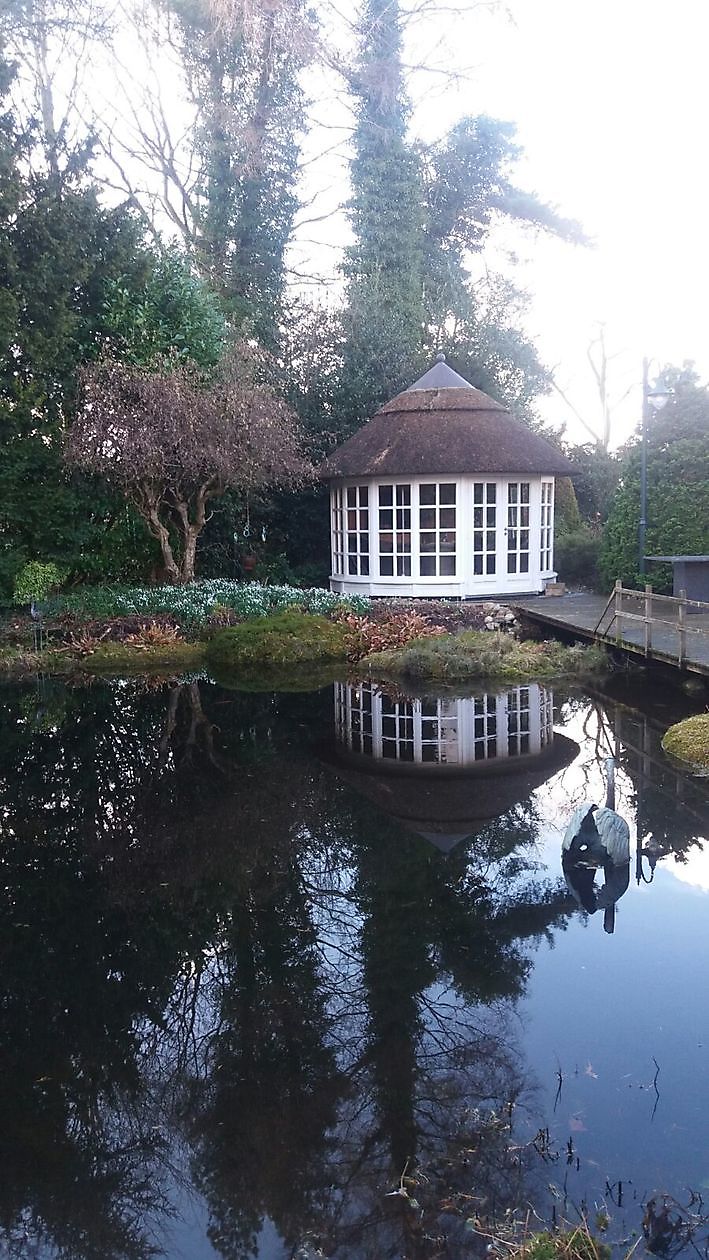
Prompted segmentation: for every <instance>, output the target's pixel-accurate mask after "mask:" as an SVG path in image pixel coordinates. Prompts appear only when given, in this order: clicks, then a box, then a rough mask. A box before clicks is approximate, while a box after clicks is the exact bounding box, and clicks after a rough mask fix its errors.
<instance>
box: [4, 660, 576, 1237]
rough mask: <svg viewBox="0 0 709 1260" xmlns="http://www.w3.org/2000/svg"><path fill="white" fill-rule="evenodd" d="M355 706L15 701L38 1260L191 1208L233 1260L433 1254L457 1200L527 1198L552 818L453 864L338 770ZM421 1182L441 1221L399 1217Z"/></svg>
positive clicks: (95, 696) (522, 822)
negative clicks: (184, 1197)
mask: <svg viewBox="0 0 709 1260" xmlns="http://www.w3.org/2000/svg"><path fill="white" fill-rule="evenodd" d="M328 706H329V696H328V695H327V694H325V695H324V696H323V697H322V704H320V703H319V701H318V700H317V699H315V700H314V699H313V698H311V697H305V698H301V697H292V698H290V699H288V700H285V699H280V700H274V699H273V698H272V697H258V696H256V697H242V696H238V695H231V696H230V695H227V694H226V693H219V692H217V691H216V690H214V689H211V688H204V687H199V686H198V685H197V684H192V685H191V686H185V687H182V688H173V689H169V690H167V692H166V691H164V690H156V691H147V692H145V693H142V694H139V693H138V692H137V691H136V689H135V688H133V687H127V686H112V687H96V688H95V689H93V690H92V691H91V692H90V693H85V692H80V691H68V692H65V693H61V694H60V693H57V694H56V695H55V696H54V698H52V697H50V699H49V701H48V700H47V697H46V696H45V697H43V703H42V705H41V706H40V705H39V704H38V705H37V707H36V708H34V707H33V703H32V702H29V701H28V696H27V693H26V692H24V693H23V692H20V691H16V692H10V693H8V696H7V702H6V727H5V730H6V734H7V737H6V738H5V739H4V741H3V743H2V747H1V751H0V815H1V816H2V818H3V830H4V841H3V850H2V862H3V887H4V894H3V900H2V908H1V910H0V945H1V946H2V948H3V957H4V959H5V966H4V969H3V975H2V979H1V980H0V985H1V986H2V988H1V992H2V1002H3V1012H4V1020H3V1025H2V1031H0V1067H1V1068H2V1076H1V1078H0V1081H1V1083H0V1115H1V1116H2V1120H3V1124H2V1136H0V1144H1V1146H2V1148H4V1149H3V1151H2V1153H3V1156H4V1167H5V1168H6V1169H8V1170H11V1171H10V1172H9V1174H8V1175H6V1177H5V1178H4V1180H3V1183H2V1184H1V1185H0V1221H1V1223H2V1229H3V1233H4V1240H5V1242H6V1244H7V1245H8V1246H9V1247H10V1250H13V1249H14V1252H15V1254H17V1255H22V1254H27V1249H28V1246H29V1243H30V1242H31V1241H32V1240H39V1241H40V1243H41V1244H42V1245H45V1246H46V1251H47V1253H48V1254H55V1253H56V1254H59V1255H67V1256H77V1257H84V1256H85V1257H94V1256H96V1257H99V1256H101V1257H102V1258H103V1257H107V1258H110V1257H114V1256H115V1257H133V1256H135V1257H136V1258H138V1257H143V1256H148V1255H149V1254H151V1248H152V1247H153V1242H151V1238H152V1237H153V1235H152V1234H151V1227H150V1222H151V1221H152V1222H153V1223H154V1222H156V1221H157V1222H159V1221H160V1220H161V1219H163V1218H164V1217H165V1216H166V1215H167V1214H169V1212H170V1210H171V1207H172V1206H174V1203H175V1201H176V1199H177V1198H178V1197H179V1194H178V1191H176V1188H175V1187H176V1185H178V1186H180V1187H182V1186H183V1185H187V1184H190V1185H192V1186H193V1187H194V1188H195V1189H196V1190H197V1191H198V1192H199V1193H200V1194H201V1196H202V1197H203V1199H204V1201H205V1202H206V1204H207V1208H208V1212H209V1221H210V1225H209V1232H210V1237H211V1238H212V1241H213V1244H214V1246H215V1247H216V1249H217V1250H218V1252H219V1253H220V1254H222V1255H224V1256H227V1257H237V1256H238V1257H241V1256H248V1255H253V1254H255V1251H256V1248H257V1238H258V1234H259V1231H260V1229H261V1227H262V1225H263V1222H264V1220H265V1219H266V1218H270V1219H271V1220H272V1221H273V1222H274V1224H275V1226H276V1228H277V1229H278V1231H279V1232H280V1234H281V1235H282V1236H283V1237H284V1238H285V1239H286V1240H287V1241H288V1243H289V1245H290V1246H293V1247H295V1246H296V1245H297V1244H299V1243H302V1242H305V1241H307V1239H308V1238H311V1239H318V1240H319V1241H320V1242H321V1243H322V1245H323V1248H324V1249H325V1250H326V1252H327V1253H328V1254H332V1255H335V1254H336V1255H338V1256H342V1257H345V1256H349V1255H352V1256H354V1255H357V1256H362V1257H364V1256H369V1255H372V1256H374V1255H380V1254H383V1252H384V1251H385V1250H386V1248H387V1247H388V1246H390V1245H394V1242H395V1240H396V1239H402V1237H403V1239H404V1241H405V1246H406V1248H407V1249H408V1250H407V1254H411V1255H427V1256H428V1255H433V1254H436V1252H435V1246H436V1244H435V1237H436V1236H437V1234H440V1233H441V1231H444V1232H450V1230H451V1228H452V1224H451V1221H452V1219H453V1216H452V1215H451V1211H452V1208H453V1207H455V1208H456V1212H457V1211H458V1209H460V1210H461V1211H464V1210H466V1209H465V1202H467V1201H465V1200H463V1199H458V1198H457V1197H456V1196H458V1195H459V1194H462V1193H463V1192H465V1193H469V1192H470V1188H471V1186H472V1185H475V1186H476V1193H477V1194H478V1195H479V1196H480V1197H481V1198H482V1197H487V1199H488V1201H489V1202H490V1203H493V1202H498V1203H500V1204H503V1205H504V1203H505V1202H507V1201H509V1200H511V1199H512V1198H513V1197H514V1195H515V1193H516V1183H517V1178H518V1176H519V1170H518V1167H517V1165H516V1164H515V1162H514V1161H513V1160H510V1159H508V1158H507V1154H506V1152H507V1134H508V1129H507V1128H506V1125H507V1123H508V1118H509V1111H510V1108H511V1106H512V1105H513V1104H514V1103H515V1101H516V1100H517V1099H518V1098H519V1097H520V1095H521V1094H522V1093H523V1091H524V1080H523V1074H522V1073H521V1070H520V1066H519V1061H518V1058H517V1056H516V1054H515V1051H514V1038H513V1036H512V1034H511V1030H510V1020H509V1005H508V1004H509V1001H510V1000H512V999H514V998H515V997H516V996H517V995H518V994H519V993H520V992H521V990H522V988H523V986H524V981H525V977H526V975H527V971H528V968H529V956H528V949H527V947H526V945H525V942H526V941H528V940H532V939H534V938H535V937H538V936H540V935H541V934H542V933H544V932H546V931H547V930H548V929H549V926H550V925H551V924H554V923H557V922H560V921H562V920H563V916H564V913H565V903H564V901H563V900H562V899H561V897H560V893H559V889H558V888H557V887H550V886H549V885H548V884H547V883H544V881H542V880H540V879H539V877H538V875H537V873H536V872H535V870H534V868H533V863H532V861H531V859H530V858H529V857H527V856H526V854H525V850H524V847H520V845H522V846H523V842H524V841H529V840H531V839H533V837H534V834H535V832H536V819H535V816H534V813H533V811H532V810H531V809H530V807H529V806H528V805H522V806H519V807H517V808H516V809H515V810H514V811H511V813H510V814H509V816H508V817H506V818H503V819H501V820H498V821H497V822H495V823H493V824H491V825H490V827H488V828H487V829H486V831H485V832H484V833H483V834H481V835H480V836H479V837H477V838H476V840H475V842H474V845H468V846H467V847H466V846H461V847H460V848H459V850H457V851H456V852H455V853H454V854H453V855H452V856H451V857H449V858H447V859H444V858H443V857H442V856H441V855H440V854H439V853H437V852H436V851H435V850H432V849H431V848H430V847H429V846H427V845H426V843H425V842H424V841H423V840H421V839H419V838H417V837H412V836H411V835H409V834H407V833H405V832H403V831H402V830H401V829H400V828H399V827H398V826H397V825H396V824H394V823H392V822H391V821H388V820H386V819H384V818H383V817H382V816H381V815H380V814H378V813H377V811H376V810H374V809H373V808H372V807H371V806H370V805H368V804H367V803H366V802H363V801H360V800H358V799H357V797H356V795H355V794H354V793H352V791H350V790H349V789H348V788H347V787H346V786H345V785H342V784H340V783H338V782H337V781H336V780H335V779H333V777H332V776H331V775H330V774H329V772H327V771H325V770H324V769H322V768H321V767H320V766H319V764H318V763H317V761H316V760H315V759H314V758H313V756H312V754H311V753H310V750H309V749H310V744H311V743H312V737H313V736H314V735H315V734H316V733H319V724H320V723H322V722H324V721H327V716H326V713H327V708H328ZM515 846H517V847H515ZM492 1111H495V1113H496V1116H497V1118H496V1119H495V1120H490V1113H491V1112H492ZM463 1152H465V1154H464V1156H463ZM417 1168H420V1169H422V1170H423V1173H424V1174H425V1176H424V1178H423V1179H422V1180H421V1181H420V1184H419V1188H418V1190H417V1191H416V1195H417V1197H418V1201H419V1203H420V1204H421V1207H420V1209H416V1208H413V1207H412V1206H411V1204H410V1198H408V1199H407V1198H406V1196H404V1195H398V1196H391V1197H386V1192H387V1191H394V1190H396V1189H397V1187H400V1186H401V1185H402V1184H403V1186H404V1188H406V1186H407V1185H409V1183H407V1182H405V1183H401V1178H402V1177H403V1176H404V1175H405V1173H406V1175H407V1176H408V1175H411V1176H415V1173H416V1169H417ZM409 1190H410V1195H413V1193H414V1191H413V1189H411V1186H410V1185H409ZM181 1192H182V1191H181V1190H180V1191H179V1193H181ZM446 1194H448V1195H449V1196H452V1198H451V1199H450V1202H449V1203H448V1205H447V1206H446V1205H445V1202H444V1201H445V1195H446ZM442 1205H443V1206H442ZM449 1209H451V1211H449ZM432 1240H433V1241H432ZM401 1245H402V1246H403V1245H404V1243H402V1244H401ZM462 1245H463V1244H462V1243H461V1246H462ZM23 1248H24V1249H25V1250H24V1251H23ZM158 1250H159V1248H158Z"/></svg>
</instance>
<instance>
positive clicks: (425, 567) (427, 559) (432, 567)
mask: <svg viewBox="0 0 709 1260" xmlns="http://www.w3.org/2000/svg"><path fill="white" fill-rule="evenodd" d="M435 576H436V557H435V556H421V577H435Z"/></svg>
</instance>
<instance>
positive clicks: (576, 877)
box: [561, 757, 630, 935]
mask: <svg viewBox="0 0 709 1260" xmlns="http://www.w3.org/2000/svg"><path fill="white" fill-rule="evenodd" d="M606 776H607V787H606V803H605V805H604V806H603V807H602V808H600V809H599V807H598V806H597V805H592V804H589V802H588V801H584V803H583V804H582V805H579V806H578V807H577V808H576V809H575V810H574V812H573V814H572V816H571V819H570V821H569V825H568V826H567V828H566V832H565V834H564V839H563V843H562V846H561V848H562V867H563V871H564V875H565V877H566V882H567V884H568V886H569V889H570V890H571V892H572V894H573V896H574V897H575V898H576V900H577V901H578V903H579V905H580V906H581V907H582V909H583V910H585V911H586V913H587V914H595V912H596V910H599V909H602V910H603V911H604V914H603V928H604V931H606V932H608V933H609V934H611V935H612V933H613V932H614V930H615V907H616V903H617V902H618V901H620V898H621V897H622V896H623V894H624V893H626V892H627V891H628V885H629V883H630V828H629V827H628V824H627V822H626V821H625V819H624V818H621V816H620V814H617V813H616V810H615V761H614V759H613V757H608V758H607V759H606ZM599 869H601V870H603V873H604V884H603V887H602V888H601V889H600V890H599V891H598V892H597V891H596V885H595V878H596V871H597V870H599Z"/></svg>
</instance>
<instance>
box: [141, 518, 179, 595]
mask: <svg viewBox="0 0 709 1260" xmlns="http://www.w3.org/2000/svg"><path fill="white" fill-rule="evenodd" d="M148 528H149V530H150V532H151V534H152V535H153V538H157V540H158V542H159V543H160V550H161V552H162V562H163V568H164V569H165V572H166V573H167V577H168V581H169V582H172V584H173V586H177V584H178V583H179V581H180V570H179V568H178V565H177V561H176V560H175V555H174V552H173V550H172V547H171V545H170V533H169V530H168V529H167V527H166V526H165V525H163V523H162V521H161V520H160V517H159V516H158V513H157V508H152V509H151V511H150V513H149V515H148Z"/></svg>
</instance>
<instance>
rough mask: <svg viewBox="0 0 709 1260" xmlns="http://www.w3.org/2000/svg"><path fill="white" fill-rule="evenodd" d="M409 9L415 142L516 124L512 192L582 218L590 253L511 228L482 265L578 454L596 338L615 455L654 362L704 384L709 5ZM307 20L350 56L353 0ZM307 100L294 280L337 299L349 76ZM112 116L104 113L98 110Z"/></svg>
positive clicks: (168, 70)
mask: <svg viewBox="0 0 709 1260" xmlns="http://www.w3.org/2000/svg"><path fill="white" fill-rule="evenodd" d="M399 2H400V4H401V7H402V11H404V12H409V13H410V12H411V11H415V12H419V13H420V14H421V16H419V18H418V19H417V20H415V21H411V22H408V23H407V32H408V34H407V44H406V48H405V58H406V61H407V63H408V66H409V67H412V66H413V67H416V66H417V65H418V66H420V67H421V69H419V70H418V71H416V70H415V69H414V70H412V71H411V72H410V76H409V90H410V94H411V99H412V104H413V113H412V120H411V130H412V136H413V137H415V138H418V139H422V140H424V141H429V142H430V141H435V140H436V139H438V138H439V137H440V136H442V135H443V134H445V132H446V131H447V130H448V129H449V128H450V126H451V125H452V124H453V123H455V122H456V120H457V119H458V118H460V117H461V116H463V115H465V114H482V113H485V114H489V115H491V116H493V117H498V118H502V119H505V120H509V121H512V122H514V123H515V124H516V127H517V133H518V139H519V143H520V144H521V146H522V148H523V150H524V157H523V159H522V160H521V162H520V164H519V167H518V170H517V173H516V182H517V183H518V184H519V186H520V187H522V188H524V189H526V190H528V191H534V192H536V193H537V194H538V196H539V197H540V198H541V199H542V200H543V201H547V202H550V203H552V204H553V205H555V206H556V207H557V208H558V209H559V210H560V211H561V212H562V214H564V215H565V216H567V217H569V218H573V219H576V220H578V221H580V222H581V224H582V226H583V228H584V230H585V232H586V234H587V235H588V236H589V237H590V238H591V240H592V242H593V244H592V245H590V246H588V247H580V246H571V245H568V244H564V243H562V242H560V241H555V240H552V239H547V238H545V237H544V236H542V235H539V234H534V233H531V232H523V231H521V230H504V231H500V232H499V233H498V235H497V238H496V240H495V243H494V246H493V247H491V249H490V250H489V252H488V258H487V261H488V262H490V263H491V264H492V265H493V266H494V267H496V268H499V269H502V270H503V271H505V272H507V274H509V275H510V277H511V278H512V279H513V280H514V282H515V283H516V284H517V285H518V286H521V287H523V288H525V289H526V290H527V291H528V293H529V296H530V305H529V310H528V314H527V316H526V331H527V332H528V333H529V334H530V335H531V336H532V337H533V338H534V339H535V341H536V343H537V345H538V348H539V351H540V355H541V357H542V360H543V361H544V362H545V363H546V365H547V366H549V367H550V368H552V369H553V371H554V377H555V380H556V381H557V382H558V384H559V386H560V387H561V389H562V391H563V393H564V395H565V396H566V398H567V399H568V401H569V403H570V404H571V407H570V406H569V405H568V404H567V402H565V401H564V399H563V398H562V397H561V395H560V394H558V393H555V392H553V391H552V393H551V394H550V395H549V397H548V398H546V399H543V400H542V401H541V404H540V410H541V412H542V414H543V415H544V416H545V418H546V419H548V420H549V421H551V422H553V423H554V424H556V425H561V424H565V425H566V430H567V436H568V437H569V438H570V440H572V441H584V440H588V436H589V435H588V433H587V432H586V431H585V430H584V428H583V427H582V425H581V424H580V423H579V422H578V420H577V419H576V417H575V416H574V414H573V413H574V411H575V412H576V413H578V414H580V415H581V416H582V417H584V418H585V419H586V421H587V423H588V424H589V425H590V426H591V427H592V428H595V429H596V430H599V429H600V403H599V398H598V392H597V389H596V386H595V383H594V379H593V374H592V371H591V368H590V366H589V363H588V360H587V353H588V350H589V347H590V346H592V344H593V343H594V341H595V340H596V339H597V336H598V330H599V327H600V326H601V325H602V326H603V327H604V329H605V339H606V344H607V348H608V353H609V356H612V357H611V360H610V368H609V378H610V394H611V398H612V400H613V402H614V404H615V405H614V407H613V414H614V425H613V434H612V440H611V444H612V445H613V446H617V445H619V444H621V443H622V442H623V441H625V440H626V439H627V437H628V436H629V435H630V433H631V432H632V430H633V429H634V427H635V425H636V424H637V422H638V420H639V417H640V411H641V389H640V381H641V376H642V360H643V357H644V356H648V357H649V358H650V360H651V361H652V362H653V363H654V364H655V365H656V366H657V367H658V368H659V367H660V366H661V365H662V364H663V363H667V362H672V363H681V362H683V361H684V360H685V359H690V360H693V361H695V363H696V365H697V367H698V369H699V372H700V375H701V376H702V377H703V378H704V379H709V327H708V323H709V321H708V319H707V314H706V306H707V298H706V295H707V293H709V250H708V249H707V247H706V244H705V239H706V224H705V220H706V209H705V207H706V205H707V202H708V200H709V198H708V196H707V194H708V193H709V188H708V187H707V184H708V183H709V180H708V179H707V161H706V157H705V153H706V135H705V132H706V118H707V113H708V111H707V104H708V102H707V97H708V96H709V88H708V86H707V84H708V83H709V76H707V71H706V64H705V63H706V56H707V54H706V50H707V48H709V5H708V4H706V2H705V0H674V3H673V4H671V5H670V4H668V3H663V4H660V3H659V2H658V0H594V3H593V4H590V3H588V2H587V0H585V2H582V0H499V3H495V2H494V0H399ZM315 7H316V9H317V11H318V15H319V17H320V19H321V20H322V23H323V25H322V27H321V31H322V35H323V42H324V43H328V42H330V43H331V44H333V45H334V46H336V47H337V48H338V50H339V52H340V53H342V50H343V48H344V49H345V50H346V51H350V52H351V51H352V50H353V48H354V35H353V30H354V27H355V24H356V19H357V14H358V11H359V2H358V0H357V2H355V0H315ZM348 39H349V48H348ZM126 40H127V45H126V47H125V48H123V53H124V54H126V53H127V55H126V56H125V58H124V60H125V62H126V64H128V65H131V67H132V69H133V73H132V75H131V76H130V77H129V80H128V83H127V88H128V96H129V97H130V98H131V103H132V106H133V107H137V108H140V104H139V101H138V99H137V98H136V93H137V94H138V97H139V96H140V89H141V83H142V84H143V85H148V86H150V85H151V84H152V83H153V80H154V78H155V65H154V64H153V62H152V61H151V60H150V56H149V52H150V50H148V54H147V55H148V60H147V61H145V60H144V57H145V55H146V54H145V53H144V52H141V50H140V48H139V47H138V45H137V44H136V42H135V37H134V35H132V34H131V32H130V31H127V33H126V35H125V37H124V39H123V41H119V43H121V42H122V43H126ZM119 51H120V50H119ZM134 62H135V65H133V63H134ZM456 75H457V76H458V77H456ZM158 77H159V79H160V81H161V83H162V84H163V92H164V94H165V100H166V102H167V116H168V118H169V120H170V122H171V124H172V125H173V126H175V127H176V129H177V131H178V132H181V131H184V134H185V135H186V136H187V137H188V138H189V135H190V125H191V124H190V121H189V115H188V114H186V113H184V107H183V106H182V105H181V104H180V103H179V101H178V99H177V91H176V89H175V71H174V68H173V67H171V65H170V64H169V59H168V60H166V59H165V58H163V61H162V63H161V64H160V67H159V71H158ZM90 82H91V92H92V95H93V96H94V97H95V98H96V99H95V100H94V101H93V102H92V103H93V104H94V106H95V107H96V102H97V100H98V98H99V97H103V98H107V100H109V101H110V99H111V98H112V97H113V96H114V95H115V87H116V84H115V80H114V79H113V78H112V75H111V73H110V72H109V71H108V68H107V72H106V74H105V81H104V78H103V77H102V75H101V74H99V72H98V69H97V67H94V73H93V74H92V76H91V80H90ZM101 83H102V84H103V86H102V87H100V86H99V85H100V84H101ZM305 87H306V91H307V92H308V94H309V95H310V97H311V99H312V102H313V105H312V111H311V113H312V117H313V120H314V122H315V126H314V128H313V130H312V131H311V133H310V134H309V135H308V136H306V137H305V138H304V146H305V162H306V164H305V167H304V177H303V182H302V192H303V194H304V196H305V199H306V204H305V205H304V206H303V207H302V209H301V212H300V215H299V219H300V221H301V227H300V229H299V244H298V247H297V249H295V250H294V251H293V258H292V264H293V267H294V273H295V275H294V280H295V282H296V283H298V282H299V279H298V277H299V276H302V282H303V283H304V284H306V285H307V284H308V283H309V278H310V273H311V272H312V273H313V274H315V275H318V276H320V275H323V274H325V275H329V278H330V282H331V283H330V292H331V293H333V294H335V293H337V292H338V291H339V293H341V288H342V277H341V274H338V272H337V263H338V261H339V258H340V257H341V251H342V247H343V245H344V244H345V243H346V241H347V239H348V227H347V222H346V217H345V213H344V208H343V207H344V204H345V202H346V200H347V195H348V187H347V147H346V146H347V141H348V138H349V136H350V134H351V124H352V117H351V113H349V112H348V108H347V106H346V105H345V104H344V103H343V92H342V83H341V81H340V80H339V79H337V80H336V79H335V78H334V76H332V75H330V77H329V78H328V74H327V72H324V71H322V70H319V69H318V67H317V65H315V66H312V67H309V68H308V71H307V74H306V75H305ZM123 89H124V91H125V89H126V83H123ZM119 95H120V94H119ZM106 107H107V106H106V101H105V100H103V101H102V102H101V103H100V107H99V112H102V111H103V110H104V109H105V108H106ZM118 108H119V112H120V106H118ZM183 139H184V137H183ZM187 148H188V150H189V144H187ZM323 216H325V217H323ZM167 226H168V228H169V224H168V225H167ZM315 288H316V289H317V288H318V286H317V285H316V286H315Z"/></svg>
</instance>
